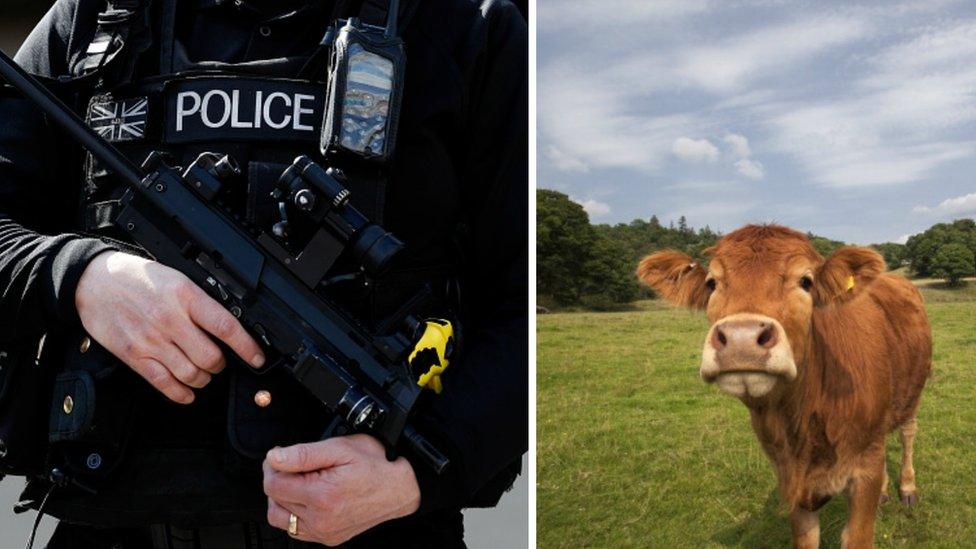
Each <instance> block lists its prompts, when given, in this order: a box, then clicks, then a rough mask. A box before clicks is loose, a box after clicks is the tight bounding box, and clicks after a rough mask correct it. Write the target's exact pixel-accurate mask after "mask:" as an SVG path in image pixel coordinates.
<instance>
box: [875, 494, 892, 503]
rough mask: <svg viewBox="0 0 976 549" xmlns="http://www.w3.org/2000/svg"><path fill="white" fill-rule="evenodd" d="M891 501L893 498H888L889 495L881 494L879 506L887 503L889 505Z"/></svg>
mask: <svg viewBox="0 0 976 549" xmlns="http://www.w3.org/2000/svg"><path fill="white" fill-rule="evenodd" d="M890 499H891V498H890V497H889V496H888V494H881V497H880V498H878V505H884V504H885V503H888V500H890Z"/></svg>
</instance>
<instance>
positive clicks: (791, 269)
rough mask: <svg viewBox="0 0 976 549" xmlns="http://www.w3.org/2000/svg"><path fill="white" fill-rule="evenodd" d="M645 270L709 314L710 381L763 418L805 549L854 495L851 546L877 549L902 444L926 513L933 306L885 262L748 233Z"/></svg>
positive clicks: (764, 435) (660, 286) (761, 432)
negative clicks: (919, 446) (921, 479)
mask: <svg viewBox="0 0 976 549" xmlns="http://www.w3.org/2000/svg"><path fill="white" fill-rule="evenodd" d="M705 254H706V256H707V257H708V262H707V266H706V265H703V264H702V263H699V262H696V261H694V260H693V259H692V258H691V257H689V256H687V255H685V254H683V253H680V252H676V251H671V250H665V251H659V252H656V253H653V254H651V255H649V256H647V257H645V258H644V259H642V260H641V261H640V264H639V265H638V268H637V275H638V277H639V278H640V280H641V281H642V282H643V283H644V284H646V285H648V286H650V287H651V288H653V289H654V291H655V292H657V293H658V294H659V295H660V296H662V297H663V298H665V299H667V300H669V301H671V302H673V303H675V304H678V305H682V306H686V307H690V308H693V309H703V310H705V311H706V312H707V315H708V320H709V322H710V324H711V326H710V327H709V329H708V333H707V334H706V336H705V344H704V348H703V350H702V362H701V367H700V370H699V373H700V375H701V378H702V380H704V381H705V382H706V383H714V384H716V385H717V386H718V388H719V389H720V390H721V391H722V392H725V393H728V394H730V395H732V396H735V397H737V398H738V399H739V400H741V401H742V402H743V403H744V404H745V405H746V407H747V408H748V409H749V416H750V420H751V423H752V428H753V430H754V431H755V433H756V435H757V437H758V439H759V443H760V445H761V446H762V448H763V450H764V452H765V453H766V455H767V456H768V457H769V460H770V461H771V462H772V465H773V468H774V469H775V471H776V476H777V480H778V491H779V494H780V498H781V499H782V500H783V501H784V502H785V503H786V505H787V506H788V508H789V512H790V523H791V528H792V534H793V543H794V545H795V546H796V547H800V548H807V547H817V546H818V545H819V542H820V522H819V518H818V516H817V510H818V509H819V508H820V507H821V506H823V505H824V504H825V503H826V502H827V501H828V500H829V499H830V498H831V497H832V496H834V495H836V494H838V493H840V492H842V491H843V492H845V493H846V496H847V498H848V501H849V505H848V519H847V524H846V526H845V528H844V531H843V534H842V536H841V540H842V544H843V547H847V548H859V547H872V546H873V545H874V522H875V516H876V512H877V508H878V506H879V504H881V503H884V502H885V501H887V499H888V495H887V494H888V490H887V488H888V475H887V472H886V470H885V444H884V439H885V435H886V434H888V433H889V432H892V431H895V430H897V431H899V433H900V438H901V444H902V449H903V452H902V460H901V475H900V483H899V488H898V491H899V495H900V497H901V501H902V503H903V504H905V505H908V506H910V505H914V504H915V503H916V501H917V498H918V496H917V493H918V492H917V488H916V485H915V469H914V466H913V463H912V447H913V442H914V439H915V434H916V432H917V431H918V423H917V420H916V414H917V412H918V406H919V399H920V396H921V393H922V388H923V387H924V386H925V381H926V379H927V378H928V377H929V373H930V370H931V365H932V336H931V330H930V328H929V323H928V319H927V317H926V314H925V308H924V304H923V302H922V296H921V294H920V293H919V291H918V290H917V289H916V288H915V287H914V286H913V285H912V284H911V283H910V282H909V281H908V280H906V279H904V278H902V277H899V276H896V275H893V274H890V273H887V272H886V267H885V263H884V260H883V259H882V258H881V256H880V255H878V253H877V252H875V251H873V250H871V249H869V248H862V247H854V246H848V247H842V248H839V249H837V250H836V251H834V252H833V253H832V254H831V255H830V257H828V258H826V259H824V258H823V257H822V256H821V255H820V254H819V253H818V252H817V251H816V250H815V249H814V248H813V246H812V245H811V243H810V240H809V238H807V236H806V235H804V234H803V233H800V232H797V231H795V230H792V229H789V228H787V227H782V226H778V225H747V226H745V227H742V228H740V229H738V230H736V231H734V232H731V233H729V234H727V235H726V236H724V237H722V238H721V239H720V240H719V241H718V242H717V244H716V245H715V246H713V247H712V248H709V249H707V250H705Z"/></svg>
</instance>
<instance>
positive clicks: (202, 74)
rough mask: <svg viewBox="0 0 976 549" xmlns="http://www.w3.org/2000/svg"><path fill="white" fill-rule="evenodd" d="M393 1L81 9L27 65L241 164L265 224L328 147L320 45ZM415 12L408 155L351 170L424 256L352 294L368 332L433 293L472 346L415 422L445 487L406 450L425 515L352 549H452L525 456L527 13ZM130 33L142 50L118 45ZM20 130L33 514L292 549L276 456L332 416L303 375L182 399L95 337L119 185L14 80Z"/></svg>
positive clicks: (134, 1)
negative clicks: (333, 30) (273, 472)
mask: <svg viewBox="0 0 976 549" xmlns="http://www.w3.org/2000/svg"><path fill="white" fill-rule="evenodd" d="M386 7H387V2H386V1H385V0H359V1H356V0H318V1H314V0H285V1H282V0H279V1H272V0H260V1H259V0H235V1H222V0H180V1H175V0H154V1H152V2H149V1H148V0H116V1H115V2H112V3H110V4H109V5H108V6H106V5H105V3H104V1H103V0H59V1H58V2H57V3H56V4H55V5H54V6H53V8H52V9H51V11H50V12H49V13H48V14H47V16H46V17H45V18H44V19H43V20H42V21H41V23H40V24H39V25H38V27H37V28H36V29H35V30H34V32H33V33H32V34H31V36H30V37H29V38H28V40H27V42H26V43H25V44H24V46H23V48H22V49H21V51H20V52H19V53H18V56H17V61H18V62H19V63H20V64H21V65H22V66H24V67H25V68H27V69H28V70H30V71H31V72H33V73H35V74H38V75H41V76H45V77H49V78H52V79H56V80H57V81H56V82H52V83H51V86H52V87H54V88H56V89H57V90H59V93H61V94H62V96H63V97H65V98H66V99H68V100H70V101H72V102H73V103H74V105H75V106H76V108H77V110H78V111H79V113H80V114H83V115H85V116H87V117H88V119H89V121H90V123H91V124H92V125H94V126H99V127H100V130H99V131H100V132H101V133H102V134H103V135H105V136H106V137H107V138H109V139H110V140H112V141H113V142H114V143H115V144H116V145H117V146H118V147H119V148H120V149H122V150H123V152H125V153H126V154H129V155H131V156H132V157H133V158H134V159H137V160H141V159H142V158H143V157H144V156H145V155H146V154H147V153H148V152H149V151H152V150H163V151H165V152H166V153H167V154H168V155H170V156H171V157H172V158H173V159H174V160H175V161H176V162H177V163H181V164H184V165H185V164H186V163H188V161H189V160H191V159H192V158H193V157H195V156H196V155H197V154H199V153H200V152H203V151H215V152H221V153H229V154H231V155H233V156H234V157H235V158H236V159H237V160H238V162H239V163H240V164H241V165H242V166H243V167H244V171H245V172H246V173H245V179H246V187H245V186H244V185H243V184H242V187H241V189H240V192H239V193H238V195H237V196H236V198H233V199H232V200H233V201H236V202H235V203H234V204H232V207H233V208H234V209H236V210H237V211H239V212H240V215H241V217H242V218H244V219H246V221H247V222H251V223H259V224H265V223H271V222H273V219H274V215H275V212H274V204H272V203H268V202H267V199H266V198H265V197H266V196H267V194H268V191H269V189H270V187H269V186H270V185H273V183H274V180H275V179H276V177H277V175H279V174H280V173H281V170H282V169H283V167H284V166H285V165H286V164H287V163H288V162H290V160H291V159H292V158H294V157H295V156H296V155H298V154H302V153H304V154H310V155H315V154H316V151H317V147H316V143H317V140H318V133H319V126H320V122H321V118H322V108H323V107H322V102H323V101H322V99H323V97H324V91H325V85H324V83H323V80H324V78H325V66H324V65H325V61H324V60H321V59H319V58H317V56H316V52H317V51H318V50H317V45H318V42H319V40H320V38H321V36H322V34H323V32H324V30H325V29H326V28H327V26H328V25H329V24H330V23H331V22H332V21H333V20H334V19H335V18H337V17H348V16H356V15H358V16H360V17H361V18H362V19H363V20H365V21H367V22H372V23H377V24H382V22H383V20H384V18H385V16H386ZM400 13H401V17H402V18H403V20H404V22H405V26H403V28H402V29H401V34H402V37H403V39H404V41H405V44H406V51H407V72H406V81H405V89H404V100H403V113H402V118H401V120H400V129H399V135H398V141H397V151H396V155H395V157H394V158H393V160H392V162H391V163H390V165H389V166H386V167H376V166H374V165H370V164H366V163H361V162H356V161H355V160H342V159H338V160H336V162H338V163H339V164H341V166H340V167H342V168H343V169H344V171H345V172H346V173H347V174H348V176H349V181H348V183H349V187H350V189H351V190H352V191H353V202H354V203H355V204H356V206H357V207H358V208H360V209H361V210H363V211H364V212H365V213H366V214H367V215H368V216H370V217H372V218H374V219H375V220H377V221H380V222H381V223H382V224H383V225H384V226H385V227H386V228H388V229H389V230H391V231H393V232H394V233H395V234H397V236H398V237H400V238H401V239H402V240H404V241H405V242H406V243H407V245H408V246H409V249H410V250H411V252H412V254H411V257H412V258H413V259H412V262H411V263H410V264H409V265H406V266H403V267H401V268H400V269H398V270H397V272H395V273H393V274H392V275H391V276H390V277H389V278H384V279H383V280H379V281H364V280H362V279H354V280H353V281H350V282H349V283H348V284H346V285H345V286H344V287H342V288H341V290H337V291H336V295H335V296H334V297H335V298H336V299H338V300H340V301H342V302H343V303H344V304H345V305H346V306H347V307H349V308H350V309H351V310H353V311H354V312H355V313H356V315H357V316H359V317H360V318H361V319H362V320H363V321H364V322H365V323H367V324H369V323H370V322H374V321H376V320H377V319H379V318H382V317H383V316H384V315H385V314H389V312H390V309H391V308H394V307H395V306H396V305H397V304H398V303H400V302H402V301H403V300H404V299H405V297H406V296H408V294H410V293H411V292H412V291H413V290H414V289H416V287H417V285H418V284H419V283H422V282H432V283H433V286H434V287H435V288H436V290H435V293H436V295H437V298H438V299H437V301H436V303H438V304H439V305H438V306H439V307H441V310H442V311H443V312H444V313H445V314H451V315H453V316H454V317H455V318H456V319H457V320H458V321H459V324H460V325H461V326H463V333H464V342H463V351H462V354H461V356H460V357H459V358H458V359H457V360H455V361H454V362H453V363H452V366H451V369H450V370H449V372H448V373H447V374H446V375H445V378H444V392H443V393H442V394H441V395H438V396H436V397H434V398H432V399H431V400H430V402H429V403H428V405H427V406H426V407H425V408H424V409H423V410H422V411H421V413H420V415H419V416H418V417H417V419H416V425H417V426H418V430H419V431H421V432H422V433H423V434H424V435H426V436H427V437H428V438H429V439H430V440H432V441H433V442H434V443H435V444H436V445H438V446H439V447H440V448H441V449H442V450H443V451H444V452H445V453H446V454H447V455H448V457H449V458H450V459H451V461H452V466H451V467H450V468H449V469H448V470H447V471H446V472H445V473H444V474H443V475H441V476H437V475H434V474H433V473H432V472H431V471H430V470H429V469H428V467H427V466H426V465H425V464H424V463H423V462H422V461H421V460H419V459H415V458H414V457H413V456H410V455H407V458H408V459H410V460H411V463H412V464H413V467H414V470H415V472H416V474H417V478H418V482H419V484H420V487H421V497H422V502H421V508H420V510H419V511H418V512H417V513H416V514H415V515H413V516H411V517H407V518H405V519H400V520H397V521H393V522H390V523H387V524H384V525H381V526H379V527H377V528H374V529H373V530H371V531H369V532H367V533H365V534H363V535H362V536H359V537H358V538H356V539H355V540H353V541H352V542H351V543H350V545H363V546H375V545H395V546H418V547H425V546H454V545H459V544H461V539H462V536H463V527H462V522H461V515H460V509H461V508H463V507H467V506H475V505H491V504H494V503H495V502H497V498H498V497H499V496H500V494H501V492H502V491H503V490H504V489H505V488H506V487H508V486H509V485H510V484H511V481H512V479H513V478H514V475H515V474H516V472H517V470H518V462H519V459H520V456H521V454H523V453H524V452H525V451H526V450H527V446H528V430H527V409H528V391H527V382H528V379H527V371H528V369H527V358H528V350H527V336H528V324H527V308H528V304H527V295H528V289H527V275H528V273H527V246H528V234H527V233H528V227H527V214H528V212H527V196H528V189H527V148H528V147H527V137H528V132H527V121H528V113H527V101H528V98H527V36H526V34H527V33H526V27H525V22H524V20H523V19H522V17H521V15H520V14H519V12H518V10H517V9H516V8H515V7H514V6H513V5H511V4H510V3H508V2H507V1H505V0H500V1H493V0H485V1H484V2H481V3H480V4H479V3H475V2H472V1H468V0H423V1H420V0H410V1H408V0H402V1H401V10H400ZM106 37H108V42H107V44H106V43H105V40H106ZM119 43H124V46H123V47H121V48H120V49H119V51H120V52H121V53H119V54H118V55H117V56H115V57H112V58H109V56H107V55H104V52H105V51H109V52H112V51H113V49H114V48H115V47H116V46H118V44H119ZM0 120H2V121H3V124H2V126H0V323H2V324H0V326H2V329H0V348H2V350H3V352H2V353H0V467H2V469H0V471H2V472H6V473H13V474H23V475H27V476H29V477H31V480H30V482H29V484H28V487H27V489H26V490H25V493H24V495H23V496H22V502H21V504H20V506H21V508H22V509H26V508H31V507H33V508H37V507H38V506H40V504H41V502H42V500H44V499H45V496H47V502H46V505H45V510H46V512H49V513H51V514H53V515H55V516H57V517H59V518H61V519H62V523H61V525H59V528H58V531H57V533H56V534H55V538H54V540H53V541H52V544H51V546H52V547H100V546H106V547H108V546H112V544H119V545H118V546H120V547H149V546H154V545H153V544H155V546H159V547H184V546H185V547H196V546H202V547H204V548H207V547H223V546H227V547H279V546H280V547H285V546H294V545H296V542H294V541H291V540H288V539H287V538H286V537H284V536H282V535H281V533H280V532H277V531H274V530H273V529H271V528H270V527H268V526H267V524H265V523H264V513H265V505H266V500H265V498H264V496H263V494H262V490H261V485H260V482H261V477H260V468H259V467H260V460H261V459H262V458H263V455H264V453H265V452H266V451H267V450H268V449H269V448H271V447H272V446H275V445H288V444H293V443H296V442H301V441H310V440H314V439H316V438H317V434H318V433H320V432H321V430H322V428H323V427H324V425H325V424H326V423H327V421H328V419H329V418H328V417H327V413H326V411H325V410H324V408H323V407H322V406H321V404H319V403H318V402H316V401H315V400H314V399H312V398H311V397H310V396H308V395H307V394H306V393H305V391H304V390H303V389H302V388H301V387H299V386H297V384H296V383H295V382H294V381H293V380H292V379H291V378H290V377H289V376H288V375H287V374H285V373H284V372H270V373H268V374H266V375H262V376H256V375H253V374H251V373H250V372H249V371H248V370H247V368H245V367H243V366H242V365H240V364H232V365H231V367H229V368H228V369H227V370H225V373H224V374H223V375H221V376H216V377H215V379H214V380H213V381H212V382H211V384H210V385H209V386H208V387H207V388H205V389H203V390H201V391H198V395H197V399H196V401H195V402H194V404H192V405H190V406H180V405H175V404H172V403H170V402H168V401H167V400H166V399H165V398H163V397H162V396H161V395H159V394H157V393H156V392H155V391H154V390H153V389H152V388H151V387H149V386H148V384H146V383H145V382H144V381H142V380H141V379H140V378H138V377H137V376H136V375H135V374H134V373H132V372H131V371H129V370H128V368H126V367H125V366H124V365H120V364H119V363H118V362H117V361H115V360H114V359H113V358H112V357H111V356H110V355H108V353H107V352H106V351H105V350H103V349H101V348H100V347H99V346H98V345H97V343H95V342H92V341H91V340H90V339H88V338H87V337H86V336H85V334H84V333H83V331H82V330H81V327H80V322H79V319H78V315H77V311H76V310H75V307H74V294H75V288H76V286H77V282H78V279H79V278H80V276H81V273H82V272H83V271H84V268H85V267H86V265H87V264H88V262H89V261H90V260H91V259H92V258H93V257H94V256H95V255H97V254H98V253H101V252H103V251H106V250H110V249H127V248H126V247H125V244H124V243H121V242H117V241H115V240H113V239H120V238H121V237H122V234H121V233H120V232H119V231H118V230H117V228H116V227H114V225H113V223H112V221H113V216H114V214H115V213H116V200H117V199H118V196H119V194H120V192H121V189H120V187H119V184H118V182H117V181H116V180H114V179H113V177H112V176H111V174H109V173H106V172H105V171H104V170H103V169H102V168H101V167H100V166H99V165H98V163H97V162H93V161H92V160H91V159H90V158H87V157H86V155H85V154H84V153H83V152H81V151H80V150H79V149H78V148H77V147H75V146H74V145H73V144H71V143H70V142H68V141H66V140H65V138H64V136H63V135H61V134H59V133H58V132H57V130H56V129H54V128H53V127H51V126H50V125H48V124H47V123H46V121H45V120H44V118H43V116H41V115H40V114H38V113H37V112H36V111H34V110H33V109H31V108H30V107H29V106H28V105H27V104H26V102H25V101H24V100H22V99H20V98H19V97H17V95H16V94H15V93H14V92H12V91H9V90H7V91H4V92H3V97H2V98H0ZM42 336H43V337H42ZM258 390H268V391H270V392H271V393H272V395H273V403H272V405H271V406H268V407H267V408H260V407H258V406H256V405H255V403H254V399H253V396H254V394H255V392H256V391H258ZM69 396H70V397H71V398H70V401H69V399H68V398H67V397H69ZM53 468H57V469H58V471H59V473H60V474H61V477H59V479H60V480H61V483H60V484H59V485H56V484H54V483H52V482H51V481H50V471H51V470H52V469H53ZM181 543H182V544H183V545H180V544H181ZM201 544H202V545H201ZM289 544H290V545H289Z"/></svg>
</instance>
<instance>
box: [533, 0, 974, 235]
mask: <svg viewBox="0 0 976 549" xmlns="http://www.w3.org/2000/svg"><path fill="white" fill-rule="evenodd" d="M537 27H538V54H539V58H538V115H539V125H538V135H539V143H538V154H539V156H538V159H539V160H538V165H539V168H538V170H539V178H538V181H539V186H540V187H545V188H551V189H557V190H560V191H563V192H565V193H567V194H569V195H570V196H571V197H572V198H573V199H574V200H576V201H577V202H579V203H581V204H583V205H584V207H585V208H586V209H587V211H588V212H589V213H590V217H591V219H592V220H593V221H595V222H606V223H616V222H625V221H630V220H632V219H634V218H638V217H640V218H645V219H646V218H649V217H650V216H651V215H652V214H656V215H657V216H658V217H659V218H661V220H662V221H664V222H667V221H668V220H669V219H673V220H677V218H678V217H679V216H681V215H685V216H687V218H688V221H689V223H690V224H691V225H692V226H695V227H699V226H703V225H705V224H709V225H710V226H711V227H712V228H717V229H721V230H724V231H728V230H730V229H734V228H736V227H738V226H739V225H742V224H744V223H747V222H756V221H776V222H779V223H783V224H787V225H791V226H793V227H796V228H800V229H803V230H812V231H814V232H815V233H817V234H821V235H824V236H828V237H831V238H836V239H840V240H845V241H848V242H857V243H862V244H866V243H870V242H882V241H898V240H903V239H904V238H907V236H908V235H909V234H913V233H916V232H919V231H921V230H924V229H925V228H927V227H928V226H930V225H932V224H933V223H936V222H939V221H945V220H950V219H953V218H959V217H971V216H974V215H976V3H974V2H966V1H958V2H953V1H941V2H940V1H931V0H930V1H904V2H893V1H888V2H876V3H860V4H854V3H851V2H843V3H838V4H830V3H828V2H812V1H811V2H787V1H776V0H754V1H750V0H739V1H736V0H538V25H537Z"/></svg>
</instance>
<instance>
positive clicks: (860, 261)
mask: <svg viewBox="0 0 976 549" xmlns="http://www.w3.org/2000/svg"><path fill="white" fill-rule="evenodd" d="M885 270H886V267H885V262H884V259H883V258H882V257H881V255H880V254H879V253H878V252H876V251H874V250H872V249H870V248H861V247H857V246H845V247H843V248H839V249H837V251H835V252H834V253H833V254H831V256H830V257H828V258H827V260H826V261H824V262H823V264H822V265H821V266H820V268H819V269H818V270H817V273H816V282H815V283H814V298H815V301H816V303H817V304H818V305H826V304H828V303H838V302H843V301H845V300H848V299H850V298H852V297H854V296H855V295H857V294H858V293H859V292H860V291H861V290H863V289H864V288H865V287H867V285H868V284H870V283H871V282H872V281H873V280H874V279H875V278H877V277H878V276H879V275H881V274H882V273H884V272H885Z"/></svg>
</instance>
